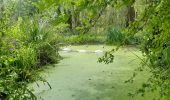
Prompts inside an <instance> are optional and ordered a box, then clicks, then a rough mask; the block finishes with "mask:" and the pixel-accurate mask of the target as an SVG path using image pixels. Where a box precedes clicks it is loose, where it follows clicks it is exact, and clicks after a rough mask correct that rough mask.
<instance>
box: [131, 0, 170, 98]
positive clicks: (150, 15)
mask: <svg viewBox="0 0 170 100" xmlns="http://www.w3.org/2000/svg"><path fill="white" fill-rule="evenodd" d="M169 4H170V1H168V0H158V1H152V2H151V1H148V2H147V6H146V8H145V10H144V11H143V13H142V14H141V15H140V16H139V17H138V18H137V19H136V21H135V22H134V23H132V24H131V25H130V26H129V30H128V32H129V35H132V36H133V35H135V34H136V33H137V32H138V31H142V32H143V33H144V36H143V37H142V41H141V45H140V50H141V51H142V52H143V53H144V56H145V57H146V59H144V60H145V65H147V66H148V67H149V69H150V72H151V74H152V75H151V77H150V78H149V79H148V82H147V83H146V84H148V85H145V86H144V87H143V88H142V90H143V91H145V90H146V89H149V90H150V91H159V93H160V96H161V97H162V98H166V99H169V98H170V97H169V96H170V87H169V86H170V76H169V72H170V70H169V69H170V63H169V62H170V59H169V57H170V56H169V52H170V49H169V48H170V47H169V46H170V45H169V41H170V40H169V39H170V35H169V32H170V31H169V22H170V20H169V19H170V18H169V14H170V12H169V10H168V9H169ZM139 93H142V91H141V92H139Z"/></svg>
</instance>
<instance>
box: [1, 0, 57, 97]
mask: <svg viewBox="0 0 170 100" xmlns="http://www.w3.org/2000/svg"><path fill="white" fill-rule="evenodd" d="M19 1H20V0H19ZM19 1H12V2H7V1H6V2H2V8H1V10H0V13H1V16H0V70H1V73H0V99H7V100H10V99H12V100H23V99H24V100H30V99H31V100H34V99H36V97H35V95H34V94H33V93H32V90H30V89H29V88H28V83H31V82H34V81H37V80H41V81H43V82H45V80H42V79H41V78H40V76H39V75H38V74H37V72H38V70H39V69H38V68H39V67H40V66H42V65H45V64H53V63H57V62H58V61H59V59H60V58H59V57H60V56H59V54H58V45H57V42H56V40H55V39H56V36H55V33H54V31H53V30H51V29H50V26H48V29H47V28H46V27H47V25H48V24H45V25H44V24H43V25H44V26H43V25H42V24H41V23H39V14H36V13H34V15H33V14H31V16H29V14H25V13H22V14H21V13H20V14H19V15H16V16H15V15H13V14H14V13H15V12H20V11H18V10H20V9H18V10H17V9H16V7H18V6H16V5H18V2H19ZM27 13H29V12H27ZM15 14H16V13H15ZM25 19H26V20H25ZM49 30H50V31H49ZM6 84H8V85H6Z"/></svg>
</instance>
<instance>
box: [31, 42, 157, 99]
mask: <svg viewBox="0 0 170 100" xmlns="http://www.w3.org/2000/svg"><path fill="white" fill-rule="evenodd" d="M63 48H64V47H63ZM67 48H70V49H71V50H73V51H76V50H86V51H95V50H101V51H108V50H111V49H112V48H113V47H112V46H102V45H90V46H69V47H67ZM60 54H61V56H62V57H63V58H64V59H63V60H61V61H60V63H59V64H56V65H55V66H48V69H46V70H45V71H44V72H42V76H43V77H44V78H45V79H46V80H47V81H48V82H49V83H50V85H51V87H52V89H50V88H49V86H48V85H47V84H43V83H41V82H37V83H38V85H39V86H37V85H36V83H34V84H33V85H31V86H32V87H33V88H34V90H35V94H36V96H37V97H38V100H152V98H154V97H155V95H154V94H147V95H145V96H144V97H140V96H136V97H134V98H132V97H129V96H128V93H130V92H134V91H135V90H136V89H137V88H139V87H140V85H141V84H142V83H143V82H145V81H146V78H147V77H148V75H149V74H148V73H147V72H142V73H141V74H139V75H138V76H137V77H136V78H135V81H134V83H133V84H131V83H125V81H126V80H128V79H129V78H130V77H131V76H132V75H133V71H134V70H135V69H136V68H137V67H138V66H140V59H138V57H137V56H136V55H138V56H141V53H140V52H139V51H138V50H137V49H135V48H132V47H123V48H121V49H120V50H119V51H118V52H117V53H115V60H114V62H113V63H111V64H107V65H106V64H102V63H98V62H97V59H98V57H101V56H102V55H103V53H101V52H100V53H88V52H63V51H60ZM134 54H136V55H134ZM141 57H142V56H141Z"/></svg>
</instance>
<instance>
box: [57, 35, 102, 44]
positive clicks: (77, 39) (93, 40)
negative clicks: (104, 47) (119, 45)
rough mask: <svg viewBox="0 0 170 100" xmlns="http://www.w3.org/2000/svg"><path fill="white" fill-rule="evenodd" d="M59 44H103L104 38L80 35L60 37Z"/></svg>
mask: <svg viewBox="0 0 170 100" xmlns="http://www.w3.org/2000/svg"><path fill="white" fill-rule="evenodd" d="M60 42H62V43H67V44H103V43H105V37H104V36H100V35H95V34H81V35H71V36H63V37H60Z"/></svg>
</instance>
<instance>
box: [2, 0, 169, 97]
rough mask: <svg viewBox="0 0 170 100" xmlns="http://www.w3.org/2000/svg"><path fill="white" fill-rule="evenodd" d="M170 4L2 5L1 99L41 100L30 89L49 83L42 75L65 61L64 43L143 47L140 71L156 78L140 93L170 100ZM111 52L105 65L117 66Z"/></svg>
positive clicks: (13, 1) (55, 1) (79, 0)
mask: <svg viewBox="0 0 170 100" xmlns="http://www.w3.org/2000/svg"><path fill="white" fill-rule="evenodd" d="M138 5H142V6H138ZM169 5H170V1H169V0H155V1H153V0H146V1H140V0H98V1H96V0H76V1H74V0H25V1H24V0H0V70H1V73H0V98H1V99H36V97H35V96H34V94H32V92H31V90H29V89H28V88H27V85H28V83H30V82H34V81H36V80H38V79H39V80H42V81H44V80H43V79H42V78H40V76H39V75H38V74H37V72H38V71H39V69H40V68H41V67H42V66H44V65H47V64H54V63H57V62H58V61H59V60H60V56H59V54H58V50H59V44H60V43H62V44H94V43H107V44H114V45H119V46H120V45H127V44H128V45H129V44H131V45H139V49H140V50H141V51H142V52H143V55H144V59H143V58H142V62H143V66H142V67H140V68H139V69H140V71H141V70H144V69H148V68H149V69H150V73H151V74H152V75H151V76H150V78H149V79H148V81H147V83H145V84H143V86H142V88H141V89H139V90H138V91H137V92H136V93H135V94H139V93H142V95H144V93H145V92H147V91H152V92H154V91H160V92H159V93H160V98H165V99H169V98H170V74H169V73H170V63H169V62H170V40H169V39H170V33H169V23H170V18H169V17H170V15H169V14H170V11H169ZM135 10H136V11H135ZM136 12H137V13H136ZM110 53H112V52H108V53H106V54H105V57H103V58H102V59H100V61H102V60H103V61H105V62H106V63H108V61H107V59H106V58H108V59H110V60H111V61H110V62H112V60H113V58H114V57H113V55H112V54H110ZM137 73H138V72H137ZM134 76H135V75H134ZM132 80H133V78H132ZM6 84H8V85H6ZM14 90H15V91H14ZM132 96H133V94H132Z"/></svg>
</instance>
